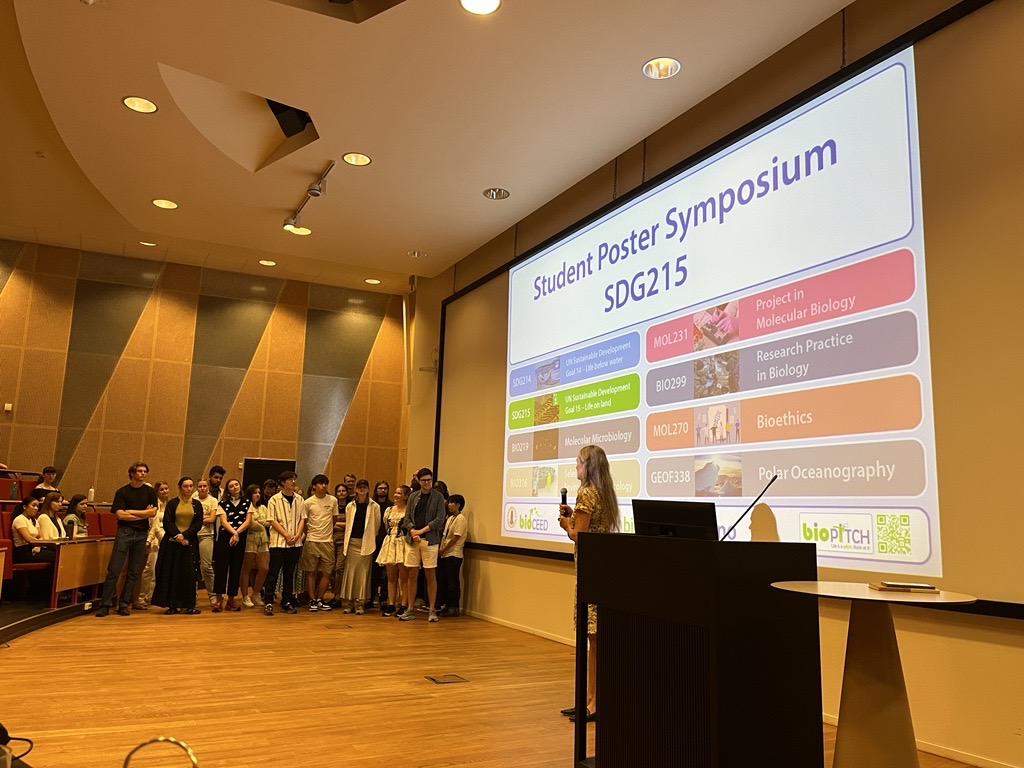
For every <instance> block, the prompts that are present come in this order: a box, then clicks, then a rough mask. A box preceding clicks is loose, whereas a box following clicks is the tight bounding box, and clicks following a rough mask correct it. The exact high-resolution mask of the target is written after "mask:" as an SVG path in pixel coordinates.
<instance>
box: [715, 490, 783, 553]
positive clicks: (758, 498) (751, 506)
mask: <svg viewBox="0 0 1024 768" xmlns="http://www.w3.org/2000/svg"><path fill="white" fill-rule="evenodd" d="M778 479H779V476H778V475H772V479H771V480H769V481H768V485H766V486H765V487H764V488H762V489H761V492H760V493H759V494H757V498H756V499H754V500H753V501H752V502H750V506H749V507H747V508H746V509H745V510H743V514H742V515H740V516H739V518H737V520H736V522H735V523H733V524H732V528H730V529H729V530H728V531H726V532H725V533H724V534H723V535H722V538H720V539H719V541H725V539H726V537H727V536H728V535H729V534H730V533H732V532H733V531H734V530H736V526H737V525H739V524H740V521H741V520H742V519H743V518H744V517H746V516H747V513H749V512H750V510H752V509H753V508H754V505H755V504H757V502H759V501H760V500H761V497H762V496H764V495H765V493H767V492H768V489H769V488H771V487H772V483H774V482H775V481H776V480H778Z"/></svg>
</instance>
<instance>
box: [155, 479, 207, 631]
mask: <svg viewBox="0 0 1024 768" xmlns="http://www.w3.org/2000/svg"><path fill="white" fill-rule="evenodd" d="M194 487H195V483H194V482H193V481H192V478H191V477H183V478H181V479H180V480H179V481H178V495H177V496H176V497H175V498H173V499H171V500H170V501H168V502H167V506H166V507H165V508H164V538H163V540H162V541H161V542H160V554H159V555H158V556H157V559H156V587H155V588H154V590H153V605H162V606H164V607H165V608H167V610H166V611H164V613H166V614H175V613H186V614H189V615H194V614H197V613H200V610H199V609H198V608H196V582H197V581H198V580H199V539H198V533H199V529H200V528H202V527H203V505H202V504H201V503H200V502H199V500H198V499H193V498H192V489H193V488H194Z"/></svg>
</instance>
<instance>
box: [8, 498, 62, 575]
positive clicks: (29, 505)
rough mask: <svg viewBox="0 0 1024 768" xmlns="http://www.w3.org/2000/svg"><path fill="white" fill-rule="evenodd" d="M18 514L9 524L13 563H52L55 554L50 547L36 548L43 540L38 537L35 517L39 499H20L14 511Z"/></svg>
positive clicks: (37, 512) (37, 511) (37, 513)
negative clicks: (12, 546)
mask: <svg viewBox="0 0 1024 768" xmlns="http://www.w3.org/2000/svg"><path fill="white" fill-rule="evenodd" d="M15 511H16V512H17V513H18V514H17V515H16V516H15V518H14V520H13V521H12V522H11V536H12V538H13V541H14V562H16V563H52V562H53V561H54V560H55V559H56V553H55V552H54V551H53V548H52V547H42V546H38V544H39V542H42V541H44V539H43V538H42V537H41V536H40V535H39V526H38V525H37V524H36V517H37V516H38V515H39V499H33V498H32V497H29V498H26V499H22V500H21V503H20V504H18V506H17V508H16V510H15Z"/></svg>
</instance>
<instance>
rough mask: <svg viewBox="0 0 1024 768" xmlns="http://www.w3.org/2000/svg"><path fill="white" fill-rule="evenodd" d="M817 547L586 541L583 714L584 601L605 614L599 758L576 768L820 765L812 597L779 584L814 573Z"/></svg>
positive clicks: (582, 642) (619, 538) (579, 677)
mask: <svg viewBox="0 0 1024 768" xmlns="http://www.w3.org/2000/svg"><path fill="white" fill-rule="evenodd" d="M816 575H817V568H816V564H815V548H814V545H813V544H797V543H778V542H771V543H768V542H713V541H693V540H688V539H674V538H657V537H649V536H635V535H628V534H601V533H585V534H581V535H580V537H579V542H578V562H577V601H578V604H577V614H578V615H579V616H580V617H581V621H579V622H577V629H576V708H577V712H581V711H583V710H584V706H585V699H586V670H587V667H586V648H587V638H586V621H585V620H582V617H585V616H586V605H587V603H591V604H594V605H596V606H597V612H598V635H597V637H598V643H597V648H598V650H597V653H598V656H597V683H598V688H597V713H598V720H597V724H596V733H595V740H594V747H595V754H594V756H593V757H589V758H588V757H586V724H585V723H584V722H583V718H578V719H577V722H576V729H575V734H574V756H575V765H577V766H596V768H633V767H634V766H644V768H659V767H660V766H665V767H666V768H668V767H669V766H671V768H691V767H692V768H705V767H707V768H716V767H718V766H721V768H749V766H751V765H785V766H787V768H803V767H804V766H814V768H821V765H822V760H823V754H824V744H823V741H822V725H821V723H822V719H821V712H822V706H821V664H820V656H819V653H820V651H819V644H818V612H817V607H816V606H815V605H814V604H813V601H809V600H792V599H786V597H785V595H783V594H782V593H781V592H780V591H779V590H777V589H773V588H772V586H771V584H772V582H773V581H785V580H813V579H814V578H816Z"/></svg>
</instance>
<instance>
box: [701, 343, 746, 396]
mask: <svg viewBox="0 0 1024 768" xmlns="http://www.w3.org/2000/svg"><path fill="white" fill-rule="evenodd" d="M739 389H740V353H739V352H722V353H721V354H718V355H711V356H710V357H702V358H700V359H698V360H694V361H693V396H694V397H695V398H699V397H715V396H717V395H727V394H729V393H730V392H738V391H739Z"/></svg>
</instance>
